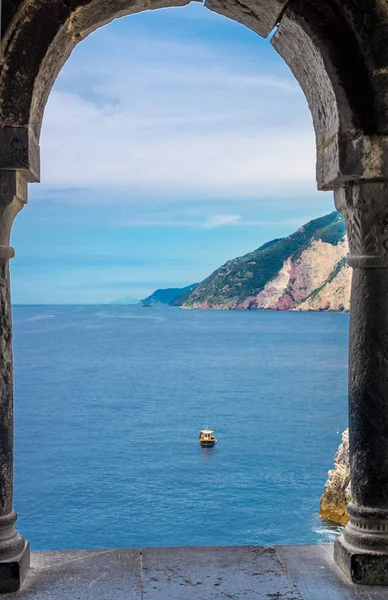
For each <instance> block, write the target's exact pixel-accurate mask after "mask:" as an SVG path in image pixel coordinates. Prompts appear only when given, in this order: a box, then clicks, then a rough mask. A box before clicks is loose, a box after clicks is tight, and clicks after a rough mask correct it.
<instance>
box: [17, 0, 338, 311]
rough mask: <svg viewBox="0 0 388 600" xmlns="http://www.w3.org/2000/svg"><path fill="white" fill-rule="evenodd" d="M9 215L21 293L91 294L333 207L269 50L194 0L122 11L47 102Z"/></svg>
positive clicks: (207, 269) (294, 94)
mask: <svg viewBox="0 0 388 600" xmlns="http://www.w3.org/2000/svg"><path fill="white" fill-rule="evenodd" d="M41 163H42V176H41V183H40V184H31V185H30V186H29V203H28V205H27V206H26V207H25V208H24V209H23V211H22V212H21V213H20V214H19V215H18V217H17V218H16V220H15V223H14V226H13V232H12V238H11V243H12V245H13V247H14V248H15V250H16V257H15V258H14V259H13V260H12V261H11V276H12V297H13V302H14V303H15V304H100V303H109V302H112V301H114V300H116V299H120V298H123V297H127V296H132V297H135V298H143V297H145V296H147V295H148V294H150V293H151V292H152V291H154V290H155V289H156V288H158V287H180V286H182V287H183V286H186V285H189V284H191V283H194V282H197V281H201V280H202V279H204V278H205V277H207V276H208V275H209V274H210V273H211V272H212V271H213V270H214V269H216V268H217V267H219V266H220V265H221V264H223V263H225V262H226V261H227V260H229V259H231V258H234V257H236V256H241V255H243V254H245V253H247V252H250V251H252V250H254V249H256V248H257V247H259V246H260V245H261V244H263V243H264V242H266V241H268V240H270V239H273V238H275V237H282V236H285V235H288V234H290V233H292V232H293V231H295V230H296V229H297V228H298V227H300V226H301V225H302V224H303V223H305V222H307V221H308V220H310V219H312V218H316V217H318V216H321V215H323V214H326V213H328V212H331V211H332V210H333V209H334V203H333V198H332V195H331V193H323V192H317V190H316V183H315V142H314V132H313V126H312V120H311V116H310V113H309V110H308V106H307V103H306V100H305V98H304V95H303V93H302V91H301V90H300V88H299V85H298V83H297V82H296V80H295V79H294V77H293V75H292V73H291V72H290V71H289V69H288V67H287V66H286V64H285V63H284V62H283V61H282V59H281V58H280V57H279V56H278V55H277V54H276V52H275V50H274V49H273V48H272V47H271V45H270V43H269V40H263V39H261V38H259V37H258V36H257V35H256V34H254V33H253V32H251V31H250V30H248V29H247V28H245V27H243V26H242V25H239V24H238V23H235V22H233V21H230V20H228V19H226V18H225V17H221V16H219V15H217V14H215V13H212V12H211V11H209V10H208V9H205V8H204V7H203V5H202V4H199V3H193V4H190V5H189V6H187V7H184V8H177V9H159V10H157V11H147V12H143V13H140V14H138V15H131V16H128V17H126V18H122V19H118V20H116V21H114V22H112V23H110V24H109V25H107V26H105V27H102V28H100V29H99V30H98V31H96V32H94V33H93V34H92V35H90V36H89V37H88V38H87V39H86V40H84V41H83V42H82V43H81V44H79V45H78V46H77V47H76V48H75V50H74V51H73V54H72V55H71V57H70V58H69V60H68V62H67V63H66V65H65V66H64V68H63V69H62V71H61V73H60V75H59V77H58V79H57V81H56V83H55V85H54V87H53V90H52V93H51V95H50V98H49V101H48V103H47V107H46V111H45V116H44V121H43V128H42V137H41Z"/></svg>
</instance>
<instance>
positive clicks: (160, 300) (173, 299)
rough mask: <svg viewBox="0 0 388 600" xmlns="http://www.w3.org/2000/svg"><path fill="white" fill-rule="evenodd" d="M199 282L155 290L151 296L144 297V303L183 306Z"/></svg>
mask: <svg viewBox="0 0 388 600" xmlns="http://www.w3.org/2000/svg"><path fill="white" fill-rule="evenodd" d="M197 285H198V283H192V284H191V285H188V286H186V287H183V288H166V289H158V290H155V292H154V293H153V294H151V296H148V297H147V298H143V300H142V301H141V302H142V304H169V305H171V306H181V304H183V302H184V301H185V300H186V298H188V296H189V295H190V293H191V292H192V291H193V290H194V289H195V287H196V286H197Z"/></svg>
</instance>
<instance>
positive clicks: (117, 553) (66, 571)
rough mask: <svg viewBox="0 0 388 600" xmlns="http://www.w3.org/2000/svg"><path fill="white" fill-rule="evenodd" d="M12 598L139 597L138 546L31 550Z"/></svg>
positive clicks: (123, 599) (130, 599) (133, 599)
mask: <svg viewBox="0 0 388 600" xmlns="http://www.w3.org/2000/svg"><path fill="white" fill-rule="evenodd" d="M2 597H3V598H5V599H7V600H8V598H9V599H11V598H12V599H15V600H140V598H141V586H140V554H139V551H138V550H89V551H82V550H77V551H61V552H33V553H32V555H31V568H30V571H29V573H28V575H27V578H26V581H25V583H24V586H23V589H22V590H21V592H17V593H15V594H4V596H2Z"/></svg>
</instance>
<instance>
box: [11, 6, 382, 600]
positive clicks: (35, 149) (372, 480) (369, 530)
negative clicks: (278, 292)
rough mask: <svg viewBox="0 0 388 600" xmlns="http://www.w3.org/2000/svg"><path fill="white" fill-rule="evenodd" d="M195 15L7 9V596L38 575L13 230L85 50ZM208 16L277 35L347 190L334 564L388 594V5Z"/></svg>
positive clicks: (339, 200)
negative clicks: (149, 19) (70, 61)
mask: <svg viewBox="0 0 388 600" xmlns="http://www.w3.org/2000/svg"><path fill="white" fill-rule="evenodd" d="M188 2H189V0H3V1H2V3H1V2H0V5H1V4H2V8H1V17H2V39H1V47H0V53H1V54H0V300H1V310H0V347H1V349H2V350H1V353H0V414H1V419H0V593H1V592H11V591H15V590H17V589H19V588H20V585H21V583H22V580H23V577H24V575H25V572H26V570H27V568H28V563H29V547H28V544H27V543H26V542H25V540H24V538H23V537H22V536H21V535H19V534H18V533H17V532H16V531H15V529H14V523H15V521H16V513H15V512H14V511H13V510H12V491H13V422H12V420H13V398H12V343H11V340H12V327H11V325H12V318H11V308H10V284H9V271H8V262H9V259H10V257H11V256H12V255H13V251H12V249H11V248H10V247H9V236H10V231H11V227H12V222H13V219H14V218H15V216H16V214H17V213H18V212H19V210H20V209H21V208H22V207H23V205H24V203H25V202H26V201H27V185H26V182H27V181H30V182H32V181H38V180H39V136H40V128H41V123H42V118H43V113H44V108H45V104H46V101H47V98H48V96H49V93H50V90H51V87H52V85H53V83H54V81H55V78H56V76H57V75H58V73H59V71H60V70H61V68H62V66H63V65H64V63H65V62H66V60H67V58H68V57H69V55H70V53H71V51H72V49H73V48H74V47H75V45H76V44H77V43H78V42H80V41H81V40H82V39H84V38H85V37H86V36H87V35H89V34H90V33H91V32H92V31H94V30H95V29H97V28H98V27H100V26H102V25H104V24H106V23H108V22H109V21H111V20H113V19H114V18H117V17H121V16H124V15H129V14H131V13H136V12H140V11H143V10H149V9H154V8H162V7H170V6H171V7H172V6H175V7H177V6H183V5H185V4H187V3H188ZM205 6H206V7H207V8H208V9H210V10H213V11H215V12H217V13H219V14H221V15H224V16H226V17H229V18H231V19H234V20H235V21H238V22H239V23H241V24H243V25H245V26H247V27H249V28H250V29H252V30H253V31H254V32H256V33H257V34H259V35H261V36H263V37H267V36H268V35H270V33H271V32H272V30H273V29H276V31H275V33H274V35H273V37H272V44H273V46H274V47H275V49H276V50H277V51H278V52H279V54H280V55H281V56H282V57H283V58H284V60H285V61H286V63H287V64H288V65H289V67H290V68H291V70H292V71H293V73H294V75H295V76H296V78H297V80H298V81H299V83H300V85H301V87H302V89H303V91H304V93H305V96H306V98H307V101H308V103H309V107H310V110H311V114H312V118H313V123H314V128H315V134H316V142H317V143H316V147H317V183H318V187H319V188H320V189H334V191H335V198H336V206H337V208H338V209H339V210H341V211H342V212H343V213H344V215H345V220H346V226H347V231H348V237H349V245H350V253H351V257H350V264H351V266H353V267H354V268H355V269H354V276H353V291H352V301H351V310H352V325H351V344H350V359H349V363H350V365H349V369H350V386H349V407H350V422H349V435H350V463H351V478H352V488H353V504H352V505H350V507H349V514H350V524H349V525H348V526H347V528H346V530H345V533H344V536H343V537H342V538H341V539H340V540H338V541H337V542H336V550H335V552H336V554H335V556H336V560H337V563H338V564H339V565H340V566H341V567H342V569H343V570H344V571H345V572H346V573H347V575H348V576H349V577H350V578H352V580H353V581H357V582H362V583H372V584H373V583H380V584H381V583H383V584H388V528H387V520H388V375H387V372H388V368H387V365H388V358H387V350H386V348H387V346H388V300H387V299H388V181H387V179H388V44H387V38H388V3H387V0H205ZM382 407H383V408H384V411H383V410H382ZM371 550H373V552H371ZM371 556H372V558H371ZM10 563H11V564H12V568H10V566H9V565H10Z"/></svg>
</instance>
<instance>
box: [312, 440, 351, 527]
mask: <svg viewBox="0 0 388 600" xmlns="http://www.w3.org/2000/svg"><path fill="white" fill-rule="evenodd" d="M334 466H335V468H334V470H333V471H329V473H328V475H329V478H328V480H327V482H326V484H325V487H324V489H323V495H322V498H321V506H320V511H319V514H320V516H321V517H322V518H323V519H329V520H330V521H333V522H334V523H339V524H341V525H346V524H347V522H348V521H349V516H348V513H347V510H346V507H347V505H348V503H349V502H350V500H351V490H350V472H349V433H348V430H347V429H346V431H344V433H343V434H342V444H341V445H340V446H339V448H338V450H337V453H336V455H335V457H334Z"/></svg>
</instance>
